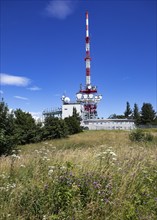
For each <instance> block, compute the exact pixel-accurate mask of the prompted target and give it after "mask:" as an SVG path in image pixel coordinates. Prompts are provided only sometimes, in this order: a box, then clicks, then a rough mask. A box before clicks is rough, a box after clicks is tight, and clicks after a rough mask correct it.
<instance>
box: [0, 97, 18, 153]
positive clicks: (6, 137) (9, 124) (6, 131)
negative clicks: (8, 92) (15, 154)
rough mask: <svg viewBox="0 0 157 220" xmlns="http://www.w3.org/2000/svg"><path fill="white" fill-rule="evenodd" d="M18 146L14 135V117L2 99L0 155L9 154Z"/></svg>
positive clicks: (0, 111)
mask: <svg viewBox="0 0 157 220" xmlns="http://www.w3.org/2000/svg"><path fill="white" fill-rule="evenodd" d="M14 147H16V138H15V137H14V118H13V114H12V112H9V109H8V106H7V105H6V104H5V103H4V101H3V100H2V101H1V102H0V155H2V154H9V153H10V152H11V150H12V149H13V148H14Z"/></svg>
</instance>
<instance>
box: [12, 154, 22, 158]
mask: <svg viewBox="0 0 157 220" xmlns="http://www.w3.org/2000/svg"><path fill="white" fill-rule="evenodd" d="M11 156H12V158H14V159H20V156H18V155H16V154H12V155H11Z"/></svg>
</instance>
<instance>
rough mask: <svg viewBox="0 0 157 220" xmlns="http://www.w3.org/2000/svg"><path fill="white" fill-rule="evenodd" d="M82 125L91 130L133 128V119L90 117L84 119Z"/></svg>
mask: <svg viewBox="0 0 157 220" xmlns="http://www.w3.org/2000/svg"><path fill="white" fill-rule="evenodd" d="M82 126H83V127H85V128H86V129H89V130H132V129H134V128H135V123H134V120H132V119H89V120H84V121H82Z"/></svg>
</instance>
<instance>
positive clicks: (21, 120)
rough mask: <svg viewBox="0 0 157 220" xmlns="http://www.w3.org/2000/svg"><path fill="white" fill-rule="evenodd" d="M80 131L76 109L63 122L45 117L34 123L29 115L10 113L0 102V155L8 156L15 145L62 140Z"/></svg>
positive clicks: (20, 112)
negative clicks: (42, 120)
mask: <svg viewBox="0 0 157 220" xmlns="http://www.w3.org/2000/svg"><path fill="white" fill-rule="evenodd" d="M81 131H82V128H81V126H80V117H79V115H78V113H77V111H76V109H73V115H72V116H70V117H68V118H65V119H64V120H63V119H59V118H55V117H53V116H47V117H45V120H44V123H42V122H36V121H35V119H34V118H33V117H32V115H31V114H30V113H28V112H24V111H22V110H21V109H16V110H12V111H10V110H9V108H8V105H7V104H6V103H5V102H4V101H3V100H2V101H1V102H0V155H3V154H5V155H7V154H10V152H11V151H12V149H14V148H15V147H16V146H17V145H24V144H30V143H37V142H40V141H45V140H51V139H56V138H64V137H68V135H72V134H76V133H79V132H81Z"/></svg>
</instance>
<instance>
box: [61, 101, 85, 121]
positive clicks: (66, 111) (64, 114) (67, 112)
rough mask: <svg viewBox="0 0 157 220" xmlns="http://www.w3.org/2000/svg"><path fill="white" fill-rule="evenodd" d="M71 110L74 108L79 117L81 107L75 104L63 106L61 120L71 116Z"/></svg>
mask: <svg viewBox="0 0 157 220" xmlns="http://www.w3.org/2000/svg"><path fill="white" fill-rule="evenodd" d="M73 108H76V111H77V113H79V115H80V116H81V114H82V106H81V105H80V104H77V103H70V104H63V105H62V119H64V118H66V117H69V116H72V114H73Z"/></svg>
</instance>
